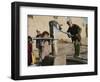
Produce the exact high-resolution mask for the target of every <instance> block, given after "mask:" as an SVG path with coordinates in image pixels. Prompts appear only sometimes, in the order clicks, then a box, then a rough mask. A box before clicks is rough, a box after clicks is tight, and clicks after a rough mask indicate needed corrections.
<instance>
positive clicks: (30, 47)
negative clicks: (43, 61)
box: [28, 36, 32, 66]
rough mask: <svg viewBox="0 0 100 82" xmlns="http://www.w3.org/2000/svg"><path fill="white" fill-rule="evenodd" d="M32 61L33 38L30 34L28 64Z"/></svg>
mask: <svg viewBox="0 0 100 82" xmlns="http://www.w3.org/2000/svg"><path fill="white" fill-rule="evenodd" d="M31 63H32V38H31V36H28V66H30V65H31Z"/></svg>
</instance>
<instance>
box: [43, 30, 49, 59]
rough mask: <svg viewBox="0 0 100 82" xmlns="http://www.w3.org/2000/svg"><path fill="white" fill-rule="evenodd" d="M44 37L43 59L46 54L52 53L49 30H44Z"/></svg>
mask: <svg viewBox="0 0 100 82" xmlns="http://www.w3.org/2000/svg"><path fill="white" fill-rule="evenodd" d="M42 37H43V38H45V39H43V41H42V60H43V59H44V58H45V57H46V56H49V54H50V40H48V38H49V33H48V32H47V31H44V32H43V33H42Z"/></svg>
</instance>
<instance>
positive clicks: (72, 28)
mask: <svg viewBox="0 0 100 82" xmlns="http://www.w3.org/2000/svg"><path fill="white" fill-rule="evenodd" d="M67 24H68V26H69V28H68V30H67V32H68V37H69V38H71V39H72V43H74V48H75V54H74V57H78V56H79V54H80V41H81V35H80V33H81V28H80V27H79V26H78V25H76V24H72V21H67ZM70 35H71V36H70Z"/></svg>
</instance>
